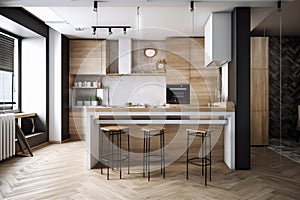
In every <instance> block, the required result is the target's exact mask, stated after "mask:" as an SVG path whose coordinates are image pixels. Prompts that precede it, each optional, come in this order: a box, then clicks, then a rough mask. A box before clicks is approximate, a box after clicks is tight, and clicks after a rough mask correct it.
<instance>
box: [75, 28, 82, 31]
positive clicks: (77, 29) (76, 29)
mask: <svg viewBox="0 0 300 200" xmlns="http://www.w3.org/2000/svg"><path fill="white" fill-rule="evenodd" d="M75 31H84V28H82V27H76V28H75Z"/></svg>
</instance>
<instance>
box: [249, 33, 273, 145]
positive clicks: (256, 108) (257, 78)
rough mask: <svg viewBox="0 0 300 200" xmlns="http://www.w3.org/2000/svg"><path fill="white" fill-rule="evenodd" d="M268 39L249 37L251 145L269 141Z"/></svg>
mask: <svg viewBox="0 0 300 200" xmlns="http://www.w3.org/2000/svg"><path fill="white" fill-rule="evenodd" d="M268 44H269V39H268V38H266V37H252V38H251V107H250V108H251V112H250V115H251V116H250V117H251V119H250V125H251V145H267V144H268V143H269V75H268V74H269V70H268V65H269V47H268Z"/></svg>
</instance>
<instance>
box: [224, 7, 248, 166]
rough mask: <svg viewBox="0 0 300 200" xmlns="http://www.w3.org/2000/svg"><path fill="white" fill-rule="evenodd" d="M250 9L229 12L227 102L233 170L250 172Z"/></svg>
mask: <svg viewBox="0 0 300 200" xmlns="http://www.w3.org/2000/svg"><path fill="white" fill-rule="evenodd" d="M250 14H251V13H250V8H246V7H243V8H235V9H234V11H233V12H232V62H230V64H229V75H228V76H229V100H230V101H234V102H235V103H236V110H235V167H236V169H250V20H251V19H250Z"/></svg>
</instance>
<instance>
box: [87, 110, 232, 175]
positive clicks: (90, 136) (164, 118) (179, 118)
mask: <svg viewBox="0 0 300 200" xmlns="http://www.w3.org/2000/svg"><path fill="white" fill-rule="evenodd" d="M85 112H86V125H87V126H86V134H87V135H86V145H87V168H88V169H91V168H93V167H94V166H95V165H96V164H97V163H98V162H99V126H105V125H108V124H117V125H156V126H157V125H159V126H164V125H179V126H180V128H179V129H178V130H179V131H177V133H176V135H175V137H174V138H173V139H172V142H170V143H168V144H167V145H166V152H168V151H169V152H170V151H172V152H174V151H176V150H178V152H177V153H176V154H178V155H177V156H178V157H179V156H181V155H182V154H183V153H184V152H185V148H184V147H185V146H184V145H185V144H186V140H185V138H186V134H184V133H185V129H186V128H198V127H199V126H201V125H208V128H209V129H214V126H215V125H218V126H221V127H224V129H223V131H224V162H225V163H226V165H227V166H228V168H229V169H235V111H234V108H228V107H227V108H226V107H194V106H169V107H165V106H152V107H148V108H146V107H94V108H88V107H87V108H85ZM131 134H132V135H135V134H136V133H130V135H131ZM140 134H141V135H142V133H141V132H140ZM213 135H218V136H219V135H220V133H219V134H218V133H213ZM216 139H218V137H217V138H216ZM178 141H179V143H178ZM215 142H216V141H215ZM180 145H181V146H180ZM174 147H176V148H174ZM179 154H181V155H179ZM132 157H134V156H132ZM172 159H176V157H174V156H173V157H170V161H171V160H172Z"/></svg>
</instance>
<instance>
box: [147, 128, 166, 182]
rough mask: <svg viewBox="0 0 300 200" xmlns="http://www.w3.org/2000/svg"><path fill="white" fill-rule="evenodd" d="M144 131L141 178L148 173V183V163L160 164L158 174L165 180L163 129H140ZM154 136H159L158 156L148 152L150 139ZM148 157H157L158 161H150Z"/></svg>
mask: <svg viewBox="0 0 300 200" xmlns="http://www.w3.org/2000/svg"><path fill="white" fill-rule="evenodd" d="M142 131H144V155H143V177H145V173H146V172H148V175H147V177H148V181H150V163H157V162H160V173H161V174H162V175H163V178H165V149H164V144H165V128H162V127H153V126H146V127H143V128H142ZM154 136H159V142H160V155H154V154H153V153H152V154H151V152H150V147H151V145H150V139H151V138H152V137H154ZM150 157H159V159H158V160H151V159H150Z"/></svg>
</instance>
